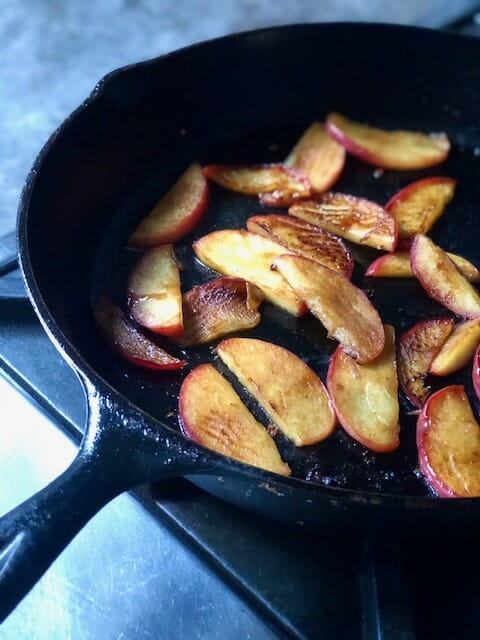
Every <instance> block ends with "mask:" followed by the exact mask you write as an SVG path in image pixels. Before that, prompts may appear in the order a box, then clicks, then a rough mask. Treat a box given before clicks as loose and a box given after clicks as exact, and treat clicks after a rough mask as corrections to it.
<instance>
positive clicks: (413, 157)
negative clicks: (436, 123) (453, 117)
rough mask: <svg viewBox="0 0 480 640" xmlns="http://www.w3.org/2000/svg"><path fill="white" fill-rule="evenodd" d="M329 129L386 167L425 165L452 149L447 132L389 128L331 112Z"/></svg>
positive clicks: (362, 155)
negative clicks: (393, 129) (367, 123)
mask: <svg viewBox="0 0 480 640" xmlns="http://www.w3.org/2000/svg"><path fill="white" fill-rule="evenodd" d="M327 131H328V133H329V134H330V135H331V136H332V138H333V139H334V140H336V141H337V142H338V143H339V144H341V145H342V146H344V147H345V149H346V150H347V151H348V152H350V153H351V154H352V155H354V156H357V158H360V160H363V161H364V162H368V163H369V164H373V165H374V166H376V167H382V168H383V169H397V170H400V171H401V170H408V169H424V168H426V167H432V166H434V165H436V164H439V163H440V162H443V161H444V160H445V158H446V157H447V156H448V153H449V151H450V141H449V139H448V138H447V136H446V135H445V133H430V134H425V133H421V132H418V131H402V130H400V131H385V130H383V129H377V128H375V127H371V126H368V125H365V124H361V123H359V122H354V121H353V120H349V119H348V118H346V117H345V116H343V115H341V114H339V113H330V114H329V116H328V118H327Z"/></svg>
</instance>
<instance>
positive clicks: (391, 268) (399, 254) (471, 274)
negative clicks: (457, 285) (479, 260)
mask: <svg viewBox="0 0 480 640" xmlns="http://www.w3.org/2000/svg"><path fill="white" fill-rule="evenodd" d="M446 253H447V256H448V257H449V258H450V260H451V261H452V262H453V263H454V264H455V266H456V267H457V269H458V270H459V271H460V273H462V275H464V276H465V278H466V279H467V280H468V281H469V282H480V270H479V269H477V267H476V266H475V265H474V264H472V263H471V262H469V261H468V260H466V259H465V258H462V257H461V256H457V255H455V254H454V253H448V252H446ZM365 275H366V276H373V277H376V278H413V277H414V273H413V271H412V265H411V264H410V251H401V250H400V251H394V252H393V253H386V254H385V255H383V256H380V257H379V258H377V259H376V260H374V261H373V262H372V264H371V265H370V266H369V267H368V268H367V270H366V271H365Z"/></svg>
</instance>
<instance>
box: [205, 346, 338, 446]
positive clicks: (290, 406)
mask: <svg viewBox="0 0 480 640" xmlns="http://www.w3.org/2000/svg"><path fill="white" fill-rule="evenodd" d="M216 351H217V353H218V355H219V356H220V358H221V359H222V360H223V362H224V363H225V364H226V365H227V367H228V368H229V369H230V371H232V372H233V373H234V374H235V375H236V377H237V378H238V379H239V381H240V382H241V383H242V385H243V386H244V387H246V389H247V390H248V391H249V392H250V393H251V394H252V396H253V397H254V398H255V399H256V400H257V402H258V403H259V404H260V406H261V407H262V408H263V409H264V411H265V412H266V414H267V415H268V417H269V418H270V420H272V422H273V423H274V424H275V425H276V426H277V427H278V428H279V429H280V431H281V432H282V433H283V434H284V435H285V436H286V437H287V438H288V439H289V440H291V441H292V442H293V443H294V444H295V445H296V446H297V447H301V446H305V445H309V444H314V443H316V442H320V441H321V440H324V439H325V438H327V437H328V436H329V435H330V434H331V433H332V431H333V429H334V426H335V414H334V412H333V407H332V403H331V400H330V397H329V395H328V393H327V390H326V389H325V387H324V386H323V383H322V381H321V380H320V378H319V377H318V376H317V374H316V373H315V372H314V371H313V370H312V369H310V367H309V366H307V365H306V364H305V363H304V362H303V360H301V359H300V358H299V357H298V356H296V355H295V354H294V353H292V352H291V351H288V350H287V349H284V348H283V347H280V346H278V345H276V344H272V343H271V342H265V341H263V340H255V339H252V338H230V339H228V340H223V341H222V342H221V343H220V344H219V345H218V346H217V349H216Z"/></svg>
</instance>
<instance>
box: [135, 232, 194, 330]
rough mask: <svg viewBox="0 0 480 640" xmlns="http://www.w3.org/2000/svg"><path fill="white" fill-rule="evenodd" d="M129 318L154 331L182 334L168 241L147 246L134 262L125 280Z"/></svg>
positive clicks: (177, 282) (176, 276)
mask: <svg viewBox="0 0 480 640" xmlns="http://www.w3.org/2000/svg"><path fill="white" fill-rule="evenodd" d="M127 288H128V298H129V306H130V313H131V314H132V316H133V318H134V319H135V320H136V321H137V322H138V324H140V325H142V327H146V328H147V329H150V330H151V331H154V332H155V333H162V334H163V335H167V336H178V335H181V334H182V333H183V315H182V294H181V291H180V274H179V271H178V266H177V263H176V261H175V256H174V253H173V246H172V245H171V244H164V245H161V246H159V247H154V248H153V249H149V251H147V252H146V253H145V254H144V255H143V256H142V257H141V258H140V260H138V262H137V263H136V265H135V267H134V268H133V271H132V273H131V274H130V277H129V279H128V285H127Z"/></svg>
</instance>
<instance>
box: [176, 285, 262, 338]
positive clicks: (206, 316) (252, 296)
mask: <svg viewBox="0 0 480 640" xmlns="http://www.w3.org/2000/svg"><path fill="white" fill-rule="evenodd" d="M263 299H264V295H263V293H262V291H261V289H259V288H258V287H256V286H255V285H254V284H252V283H251V282H247V281H246V280H243V279H242V278H227V277H225V278H217V279H216V280H212V281H210V282H206V283H204V284H200V285H197V286H196V287H193V289H191V290H190V291H187V292H186V293H184V294H183V325H184V333H183V335H182V336H181V337H180V338H179V342H180V343H181V344H183V345H189V346H190V345H196V344H202V343H205V342H211V341H212V340H215V339H217V338H220V337H221V336H224V335H225V334H227V333H232V332H234V331H245V330H246V329H252V328H253V327H255V326H257V324H258V323H259V322H260V318H261V316H260V313H259V312H258V307H259V305H260V304H261V302H262V301H263Z"/></svg>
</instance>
